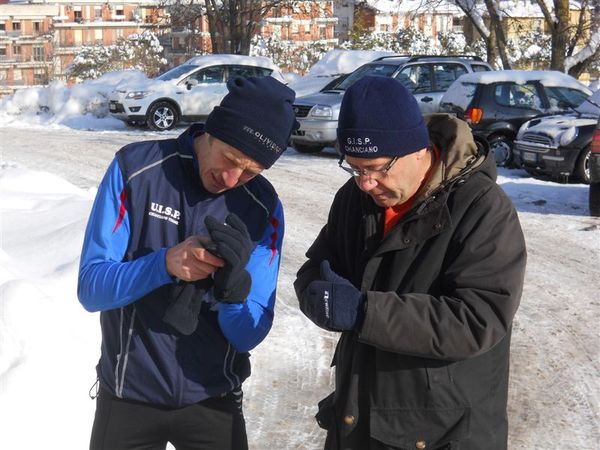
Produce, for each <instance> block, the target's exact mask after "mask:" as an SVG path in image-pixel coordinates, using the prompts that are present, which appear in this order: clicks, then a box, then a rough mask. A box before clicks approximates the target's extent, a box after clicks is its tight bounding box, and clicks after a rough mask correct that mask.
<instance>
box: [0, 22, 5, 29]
mask: <svg viewBox="0 0 600 450" xmlns="http://www.w3.org/2000/svg"><path fill="white" fill-rule="evenodd" d="M0 31H6V24H5V23H4V22H2V23H0Z"/></svg>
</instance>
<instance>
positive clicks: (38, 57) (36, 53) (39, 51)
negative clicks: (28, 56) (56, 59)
mask: <svg viewBox="0 0 600 450" xmlns="http://www.w3.org/2000/svg"><path fill="white" fill-rule="evenodd" d="M33 60H34V61H44V47H33Z"/></svg>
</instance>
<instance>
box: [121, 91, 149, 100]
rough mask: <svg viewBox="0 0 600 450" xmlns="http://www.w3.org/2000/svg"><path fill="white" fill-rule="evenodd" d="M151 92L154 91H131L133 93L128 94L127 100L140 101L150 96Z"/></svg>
mask: <svg viewBox="0 0 600 450" xmlns="http://www.w3.org/2000/svg"><path fill="white" fill-rule="evenodd" d="M151 92H152V91H131V92H128V93H127V95H126V96H125V98H128V99H133V100H139V99H141V98H144V97H146V96H148V95H150V93H151Z"/></svg>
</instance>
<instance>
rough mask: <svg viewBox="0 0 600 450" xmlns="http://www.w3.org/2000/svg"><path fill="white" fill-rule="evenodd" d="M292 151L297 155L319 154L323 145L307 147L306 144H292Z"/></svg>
mask: <svg viewBox="0 0 600 450" xmlns="http://www.w3.org/2000/svg"><path fill="white" fill-rule="evenodd" d="M292 147H294V150H296V151H297V152H298V153H319V152H320V151H321V150H323V148H325V147H324V146H323V145H307V144H297V143H295V144H292Z"/></svg>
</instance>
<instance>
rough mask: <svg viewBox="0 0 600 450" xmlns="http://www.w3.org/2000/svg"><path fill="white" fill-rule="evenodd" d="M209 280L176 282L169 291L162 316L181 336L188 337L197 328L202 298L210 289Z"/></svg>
mask: <svg viewBox="0 0 600 450" xmlns="http://www.w3.org/2000/svg"><path fill="white" fill-rule="evenodd" d="M211 285H212V280H211V279H210V278H208V279H205V280H199V281H195V282H192V283H188V282H186V281H178V282H177V283H176V284H175V285H174V286H173V288H172V289H171V295H170V299H169V300H170V304H169V306H168V307H167V310H166V311H165V315H164V316H163V322H166V323H168V324H169V325H171V326H172V327H173V328H175V329H176V330H177V331H179V332H180V333H181V334H185V335H186V336H187V335H190V334H192V333H193V332H194V331H195V330H196V327H197V326H198V315H199V314H200V308H201V307H202V297H204V294H205V293H206V292H207V291H208V290H209V289H210V287H211Z"/></svg>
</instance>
